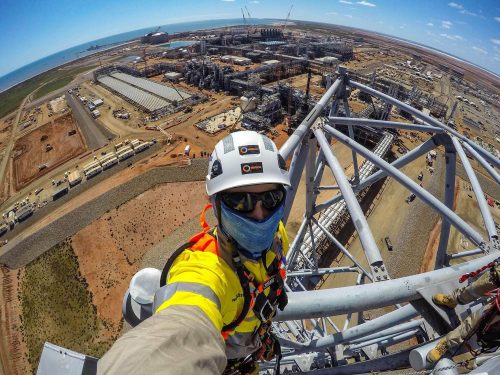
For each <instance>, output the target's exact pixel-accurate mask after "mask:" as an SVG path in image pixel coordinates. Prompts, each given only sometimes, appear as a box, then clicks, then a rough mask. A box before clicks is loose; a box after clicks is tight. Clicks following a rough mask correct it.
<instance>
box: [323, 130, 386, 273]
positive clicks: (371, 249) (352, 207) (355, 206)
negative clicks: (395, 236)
mask: <svg viewBox="0 0 500 375" xmlns="http://www.w3.org/2000/svg"><path fill="white" fill-rule="evenodd" d="M314 135H315V136H316V138H317V140H318V143H319V145H320V147H321V149H322V150H323V152H324V154H325V159H326V162H327V163H328V165H329V166H330V169H331V170H332V173H333V175H334V177H335V180H336V181H337V184H338V185H339V188H340V191H341V192H342V195H343V196H344V200H345V202H346V206H347V210H348V211H349V214H350V215H351V220H352V222H353V224H354V227H355V228H356V231H357V232H358V235H359V239H360V241H361V244H362V246H363V250H364V252H365V255H366V259H367V260H368V264H369V265H370V268H371V275H372V277H373V278H374V280H377V281H379V280H382V279H387V278H388V277H389V275H388V274H387V271H386V270H385V266H384V261H383V260H382V256H381V255H380V251H379V249H378V247H377V243H376V242H375V238H374V237H373V234H372V232H371V230H370V227H369V226H368V222H367V221H366V217H365V215H364V213H363V210H362V209H361V207H360V205H359V202H358V201H357V199H356V195H355V194H354V192H353V191H352V188H351V185H350V184H349V181H348V180H347V177H346V175H345V174H344V169H343V168H342V166H341V165H340V163H339V161H338V160H337V158H336V157H335V156H334V155H333V151H332V150H331V149H330V144H329V143H328V141H327V140H326V138H325V135H324V134H323V131H322V130H320V129H316V130H314ZM353 142H354V141H353ZM327 150H328V151H327Z"/></svg>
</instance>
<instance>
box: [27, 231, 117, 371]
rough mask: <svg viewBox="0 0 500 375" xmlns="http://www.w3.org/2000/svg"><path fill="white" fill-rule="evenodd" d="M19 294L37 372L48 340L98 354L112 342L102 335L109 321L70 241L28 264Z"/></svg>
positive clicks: (33, 365)
mask: <svg viewBox="0 0 500 375" xmlns="http://www.w3.org/2000/svg"><path fill="white" fill-rule="evenodd" d="M20 298H21V307H22V315H21V318H22V328H21V329H22V333H23V336H24V340H25V342H26V343H27V346H28V354H29V362H30V365H31V367H32V369H33V370H34V371H36V368H37V366H38V362H39V359H40V355H41V352H42V349H43V344H44V342H45V341H49V342H51V343H53V344H56V345H60V346H63V347H66V348H68V349H71V350H75V351H77V352H80V353H84V354H87V355H92V356H96V357H100V356H102V355H103V354H104V353H105V351H106V350H107V349H109V347H110V345H111V342H102V341H101V340H100V339H99V338H98V335H99V331H100V329H102V328H103V327H105V326H106V322H103V321H101V320H100V319H99V318H98V317H97V313H96V307H95V306H94V305H93V304H92V294H91V292H89V291H88V289H87V282H86V280H85V279H84V278H83V277H82V275H81V274H80V271H79V268H78V258H77V256H76V255H75V253H74V252H73V248H72V247H71V243H70V242H69V241H64V242H61V243H60V244H58V245H56V246H54V247H53V248H52V249H50V250H49V251H47V252H46V253H45V254H43V255H42V256H41V257H40V258H38V259H37V260H35V261H33V262H31V263H30V264H28V265H27V266H26V269H25V274H24V277H23V278H22V280H21V283H20Z"/></svg>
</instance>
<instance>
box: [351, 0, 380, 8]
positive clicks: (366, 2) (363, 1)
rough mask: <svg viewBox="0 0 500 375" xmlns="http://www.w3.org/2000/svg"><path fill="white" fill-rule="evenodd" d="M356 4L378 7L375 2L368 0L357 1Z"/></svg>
mask: <svg viewBox="0 0 500 375" xmlns="http://www.w3.org/2000/svg"><path fill="white" fill-rule="evenodd" d="M356 4H359V5H363V6H365V7H370V8H373V7H376V5H375V4H373V3H369V2H368V1H365V0H361V1H358V2H356Z"/></svg>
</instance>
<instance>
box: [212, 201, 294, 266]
mask: <svg viewBox="0 0 500 375" xmlns="http://www.w3.org/2000/svg"><path fill="white" fill-rule="evenodd" d="M284 212H285V207H284V204H282V205H281V206H280V207H279V208H277V209H276V210H274V212H273V213H272V215H270V216H268V217H266V218H265V219H264V220H255V219H252V218H249V217H247V216H245V214H241V213H238V212H237V211H234V210H232V209H230V208H229V207H227V206H226V205H225V204H224V202H221V225H222V230H223V231H224V232H225V233H226V234H228V235H229V236H230V237H231V238H232V239H233V240H234V241H236V243H237V244H238V245H239V246H240V247H241V248H243V250H244V253H245V255H249V256H248V257H249V258H251V259H257V258H259V257H260V256H261V255H262V252H263V251H265V250H267V249H269V247H270V246H271V244H272V242H273V239H274V234H275V233H276V230H277V229H278V225H279V222H280V220H281V219H282V217H283V214H284Z"/></svg>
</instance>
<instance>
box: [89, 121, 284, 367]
mask: <svg viewBox="0 0 500 375" xmlns="http://www.w3.org/2000/svg"><path fill="white" fill-rule="evenodd" d="M289 185H290V180H289V175H288V172H287V170H286V166H285V161H284V160H283V158H281V156H280V155H279V154H278V150H277V148H276V145H275V144H274V143H273V141H271V140H270V139H269V138H267V137H265V136H263V135H260V134H258V133H256V132H250V131H241V132H236V133H232V134H230V135H228V136H227V137H225V138H224V139H223V140H221V141H220V142H219V143H217V145H216V146H215V150H214V151H213V153H212V155H211V157H210V159H209V168H208V175H207V178H206V189H207V193H208V195H209V196H210V201H211V202H212V205H208V206H207V207H206V208H205V210H206V209H207V208H208V207H210V206H212V207H213V209H214V212H215V216H216V218H217V226H216V227H214V228H209V226H208V224H207V223H206V222H205V219H204V211H205V210H204V211H203V213H202V216H201V218H200V222H201V224H202V227H203V231H202V232H201V233H199V234H197V235H195V236H194V237H192V238H191V239H190V240H189V241H188V243H187V244H186V245H184V246H182V247H180V248H179V249H177V251H176V252H175V253H174V255H173V256H172V257H171V258H170V259H169V261H168V262H167V264H166V265H165V268H164V270H163V273H162V278H161V282H160V285H163V286H162V287H161V288H160V289H159V290H158V292H157V293H156V295H155V303H154V311H155V314H154V315H153V316H152V317H151V318H148V319H146V321H144V322H143V323H141V324H139V325H138V326H137V327H135V328H134V329H132V330H131V331H129V332H128V333H126V334H125V335H124V336H122V337H121V338H120V339H118V340H117V341H116V343H115V344H114V345H113V347H112V348H111V349H110V351H109V352H108V353H106V355H105V356H104V357H103V358H102V359H101V360H100V361H99V363H98V372H99V373H109V374H115V373H134V374H137V373H147V374H153V373H162V374H194V373H196V374H198V373H199V374H221V373H224V374H254V373H257V372H258V365H257V361H259V360H271V359H273V358H274V357H275V356H280V355H281V354H280V350H279V343H278V341H277V339H276V337H275V336H274V335H273V333H272V332H271V319H272V317H273V316H274V315H275V313H276V310H277V308H279V309H283V308H284V306H285V305H286V303H287V297H286V293H285V290H284V282H283V281H284V277H285V271H284V263H285V255H286V253H287V251H288V238H287V235H286V232H285V229H284V225H283V223H282V221H281V219H282V218H283V215H284V205H285V198H286V190H285V187H287V186H289Z"/></svg>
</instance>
